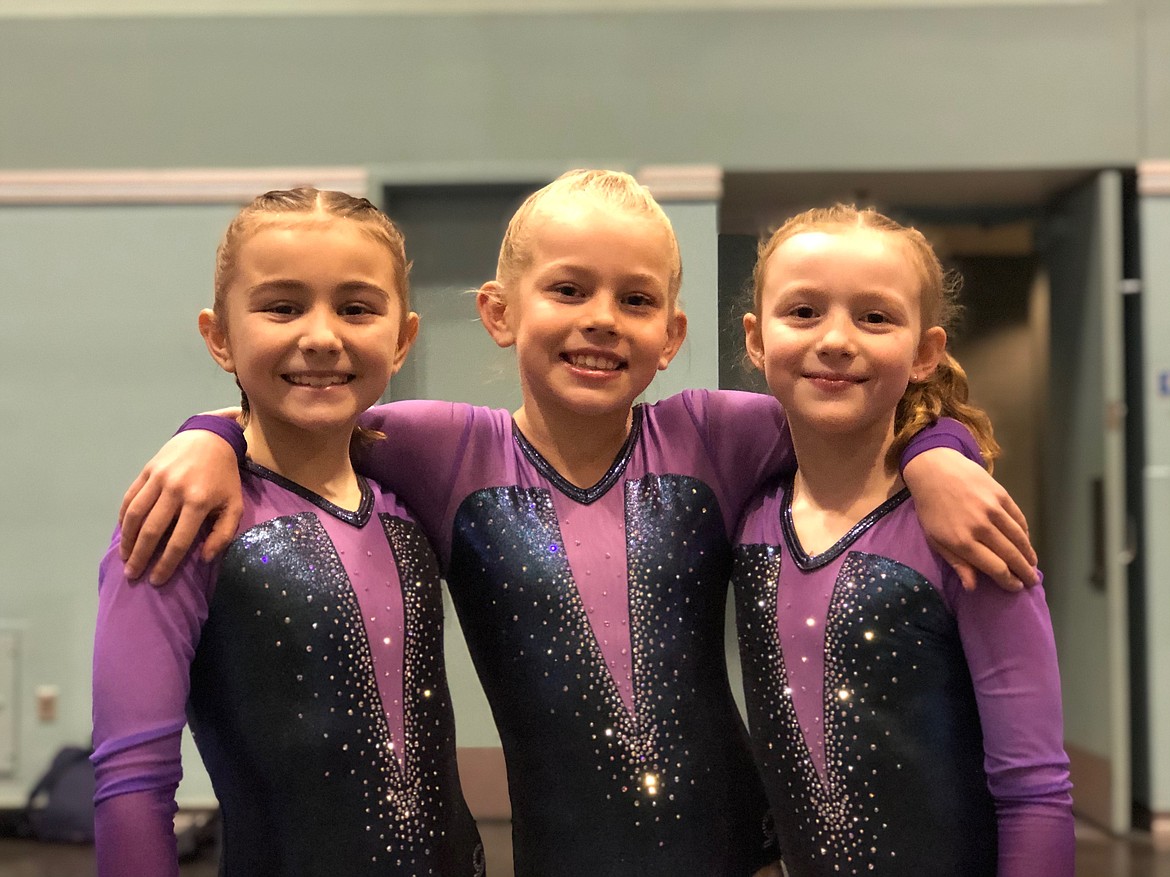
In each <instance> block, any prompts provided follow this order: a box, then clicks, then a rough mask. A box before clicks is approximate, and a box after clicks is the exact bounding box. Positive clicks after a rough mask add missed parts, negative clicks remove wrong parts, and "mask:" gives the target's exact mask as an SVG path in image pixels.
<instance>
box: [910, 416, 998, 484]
mask: <svg viewBox="0 0 1170 877" xmlns="http://www.w3.org/2000/svg"><path fill="white" fill-rule="evenodd" d="M935 448H950V449H951V450H953V451H958V452H959V453H960V454H962V455H963V456H964V457H966V458H967V459H968V460H974V461H975V462H976V463H978V464H979V465H980V466H983V465H985V462H984V460H983V454H982V453H981V452H980V451H979V445H978V443H977V442H976V441H975V436H973V435H972V434H971V430H969V429H967V427H966V426H964V425H963V424H962V423H960V422H959V421H957V420H954V419H952V418H950V417H940V418H939V419H938V423H936V424H934V425H933V426H928V427H926V428H925V429H923V430H921V431H920V432H919V433H918V434H917V435H915V436H914V438H912V439H910V444H908V445H906V450H904V451H902V459H901V460H900V461H899V463H898V470H899V471H901V470H903V469H905V468H906V464H907V463H909V462H910V461H911V460H913V459H914V458H915V457H917V456H918V455H919V454H921V453H922V452H923V451H931V450H934V449H935Z"/></svg>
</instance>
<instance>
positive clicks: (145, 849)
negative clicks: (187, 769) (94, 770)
mask: <svg viewBox="0 0 1170 877" xmlns="http://www.w3.org/2000/svg"><path fill="white" fill-rule="evenodd" d="M175 788H176V786H170V787H168V788H163V789H153V790H149V791H142V792H133V793H130V794H126V795H117V796H115V797H113V798H107V799H106V800H104V801H102V802H101V803H99V804H98V805H97V807H96V809H95V810H94V847H95V852H96V855H97V873H98V877H143V875H147V874H149V875H151V877H154V875H158V877H177V875H178V873H179V857H178V850H177V845H176V841H175V823H174V818H175V811H176V810H177V809H178V808H177V806H176V804H175Z"/></svg>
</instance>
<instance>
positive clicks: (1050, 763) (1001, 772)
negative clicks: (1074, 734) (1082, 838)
mask: <svg viewBox="0 0 1170 877" xmlns="http://www.w3.org/2000/svg"><path fill="white" fill-rule="evenodd" d="M945 590H946V594H947V597H948V600H949V601H950V603H951V606H952V608H953V609H954V611H955V617H956V619H957V620H958V625H959V635H960V637H961V638H962V641H963V651H964V653H965V655H966V657H967V664H968V666H969V667H970V669H971V678H972V680H973V682H974V684H975V697H976V700H977V702H978V704H979V717H980V720H981V722H982V725H983V748H984V767H985V769H986V771H987V784H988V788H989V789H990V790H991V794H992V797H994V799H995V806H996V813H997V817H998V824H999V870H998V875H999V877H1032V875H1035V874H1045V875H1047V877H1072V874H1073V854H1074V849H1075V839H1074V837H1073V816H1072V798H1071V795H1070V789H1071V788H1072V785H1071V783H1070V782H1069V776H1068V756H1067V755H1066V754H1065V752H1064V739H1063V738H1064V729H1063V723H1062V719H1061V703H1060V675H1059V671H1058V669H1057V663H1056V643H1055V641H1054V639H1053V635H1052V622H1051V619H1050V618H1049V616H1048V607H1047V605H1046V604H1045V602H1044V590H1043V588H1042V587H1041V586H1037V587H1035V588H1030V589H1028V590H1025V591H1022V592H1020V593H1007V592H1005V591H1002V590H1001V589H999V588H997V587H995V585H994V583H993V582H989V581H981V582H980V584H979V587H977V588H976V589H975V590H974V591H971V592H968V591H964V590H963V588H962V586H961V585H960V584H959V583H958V581H957V577H955V576H948V583H947V585H946V586H945Z"/></svg>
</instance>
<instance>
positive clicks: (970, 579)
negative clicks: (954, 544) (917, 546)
mask: <svg viewBox="0 0 1170 877" xmlns="http://www.w3.org/2000/svg"><path fill="white" fill-rule="evenodd" d="M931 544H932V545H933V546H934V550H935V551H937V552H938V553H939V554H941V555H942V556H943V560H945V561H946V562H947V563H949V564H950V565H951V568H952V569H954V571H955V575H957V576H958V577H959V581H960V582H961V583H962V585H963V590H964V591H974V590H975V582H976V580H977V578H978V575H979V574H978V573H977V572H976V571H975V568H974V567H972V566H971V565H970V564H969V563H966V562H965V561H963V560H962V559H961V558H959V557H958V555H956V554H955V553H954V552H952V551H948V550H947V549H946V548H944V547H943V546H941V545H939V544H937V543H935V542H933V541H932V542H931Z"/></svg>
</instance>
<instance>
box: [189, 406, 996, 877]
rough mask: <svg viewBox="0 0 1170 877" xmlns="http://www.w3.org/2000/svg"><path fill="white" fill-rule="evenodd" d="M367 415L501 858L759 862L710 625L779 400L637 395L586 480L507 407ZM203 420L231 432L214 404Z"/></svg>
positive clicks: (553, 867)
mask: <svg viewBox="0 0 1170 877" xmlns="http://www.w3.org/2000/svg"><path fill="white" fill-rule="evenodd" d="M362 422H363V425H365V426H368V427H372V428H375V429H379V430H381V431H382V432H384V433H386V435H387V439H386V440H385V441H383V442H379V443H377V445H375V446H374V453H373V454H372V455H371V458H370V459H368V460H366V461H365V462H364V466H365V469H366V471H368V472H369V473H370V474H372V475H374V476H375V477H376V478H377V480H379V481H380V482H382V483H384V484H386V485H387V486H388V487H390V488H391V489H393V490H394V491H395V493H397V494H398V495H399V496H401V497H402V498H403V499H404V500H405V501H406V502H407V503H408V504H409V505H410V507H411V508H412V509H413V510H414V511H415V512H416V514H417V515H418V520H419V521H420V523H421V524H422V526H423V528H424V530H425V531H426V532H427V534H428V535H429V536H430V538H431V540H432V542H433V544H434V545H435V547H436V549H437V551H438V553H439V557H440V562H441V565H442V567H443V570H444V572H445V573H446V576H447V579H448V585H449V587H450V590H451V595H452V598H453V600H454V602H455V606H456V609H457V611H458V613H459V618H460V621H461V623H462V626H463V630H464V633H465V635H466V637H467V641H468V647H469V649H470V651H471V655H472V658H473V660H474V662H475V665H476V670H477V672H478V673H479V677H480V680H481V682H482V684H483V686H484V690H485V691H486V693H487V696H488V700H489V703H490V705H491V708H492V712H493V716H494V718H495V721H496V723H497V726H498V728H499V732H500V737H501V740H502V743H503V751H504V758H505V763H506V766H507V771H508V784H509V794H510V797H511V802H512V816H513V850H514V857H515V866H516V874H517V875H518V877H554V875H565V877H574V875H581V877H595V875H598V874H605V875H615V877H621V875H635V874H636V875H663V877H666V875H670V877H674V875H677V874H702V875H704V877H723V875H747V874H751V873H752V872H753V871H755V870H756V869H758V868H759V867H761V866H763V865H764V864H767V863H769V862H771V861H774V860H775V859H776V858H777V856H778V852H777V849H776V846H775V839H774V831H773V829H772V825H771V816H770V815H769V814H768V812H767V806H766V802H765V795H764V791H763V788H762V786H761V784H760V780H759V777H758V775H757V773H756V770H755V768H754V765H753V764H752V761H751V756H750V752H749V748H748V743H747V741H746V737H745V733H744V729H743V724H742V722H741V721H740V718H739V714H738V711H737V710H736V708H735V705H734V702H733V700H732V698H731V693H730V688H729V685H728V681H727V672H726V664H725V659H724V651H723V649H724V627H723V624H724V605H725V603H724V601H725V595H726V592H727V585H728V580H729V576H730V571H731V538H732V536H733V534H734V529H735V526H736V523H737V521H738V519H739V516H740V513H741V511H742V509H743V508H744V506H745V504H746V502H747V500H748V498H749V496H750V495H751V493H752V492H753V491H754V490H755V489H756V488H757V486H758V485H759V484H761V483H763V481H764V480H765V479H766V478H767V477H768V476H769V475H770V474H772V473H775V472H777V471H779V470H780V469H781V468H783V466H784V465H785V463H787V462H790V461H791V460H792V455H791V447H792V446H791V440H790V439H789V437H788V432H787V427H786V426H785V425H784V420H783V416H782V412H781V410H780V407H779V405H778V404H777V403H776V401H775V400H774V399H773V398H771V397H770V396H763V395H757V394H750V393H732V392H706V391H690V392H685V393H681V394H679V395H678V396H674V397H671V398H670V399H667V400H665V401H664V402H660V403H658V404H656V405H650V406H640V407H638V408H636V409H635V413H634V421H633V428H632V429H631V432H630V437H629V441H628V442H627V443H626V445H625V447H623V448H622V450H621V452H620V453H619V454H618V455H617V458H616V459H615V460H614V462H613V465H612V466H611V468H610V470H609V472H608V473H606V475H605V476H604V477H603V478H602V479H601V480H600V481H599V482H598V483H597V484H596V485H594V486H592V487H590V488H588V489H581V488H577V487H575V486H573V485H572V484H570V483H568V482H567V481H566V480H565V479H564V478H562V477H561V476H560V475H559V474H558V473H557V472H556V471H555V470H554V469H553V468H552V467H551V466H550V465H549V464H548V463H547V461H545V460H544V459H543V458H541V456H540V454H539V453H537V452H536V451H535V449H533V448H532V447H531V446H530V445H529V444H528V442H527V441H525V440H524V438H523V436H521V435H520V434H519V433H518V432H517V431H516V430H515V428H514V426H513V423H512V418H511V416H510V415H509V414H508V413H507V412H505V411H492V410H489V409H485V408H474V407H471V406H468V405H459V404H451V403H447V402H400V403H395V404H392V405H388V406H380V407H378V408H375V409H373V410H372V411H371V412H368V413H367V415H365V416H364V418H363V421H362ZM192 426H195V424H192ZM215 431H216V432H218V433H220V434H221V435H223V434H224V433H225V432H228V433H232V434H233V436H234V438H235V439H236V440H237V441H238V440H239V439H240V434H239V429H238V427H237V426H235V425H234V424H232V423H230V422H229V421H220V420H217V421H216V427H215ZM939 446H947V447H952V448H956V449H962V450H965V451H967V452H968V453H969V454H970V452H971V449H972V448H973V444H972V443H971V441H970V434H969V433H967V432H966V430H965V429H964V428H963V427H962V426H961V425H959V424H957V423H955V422H954V421H945V420H944V421H940V423H939V424H938V425H937V426H936V427H933V428H932V429H930V430H924V431H923V432H922V433H920V434H919V435H918V436H917V437H915V439H914V441H913V442H912V443H911V447H910V448H908V449H907V451H906V453H905V454H904V460H908V459H909V458H910V457H912V456H913V455H914V454H915V453H920V452H921V451H923V450H927V449H929V448H932V447H939ZM404 461H409V465H405V464H404Z"/></svg>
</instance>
